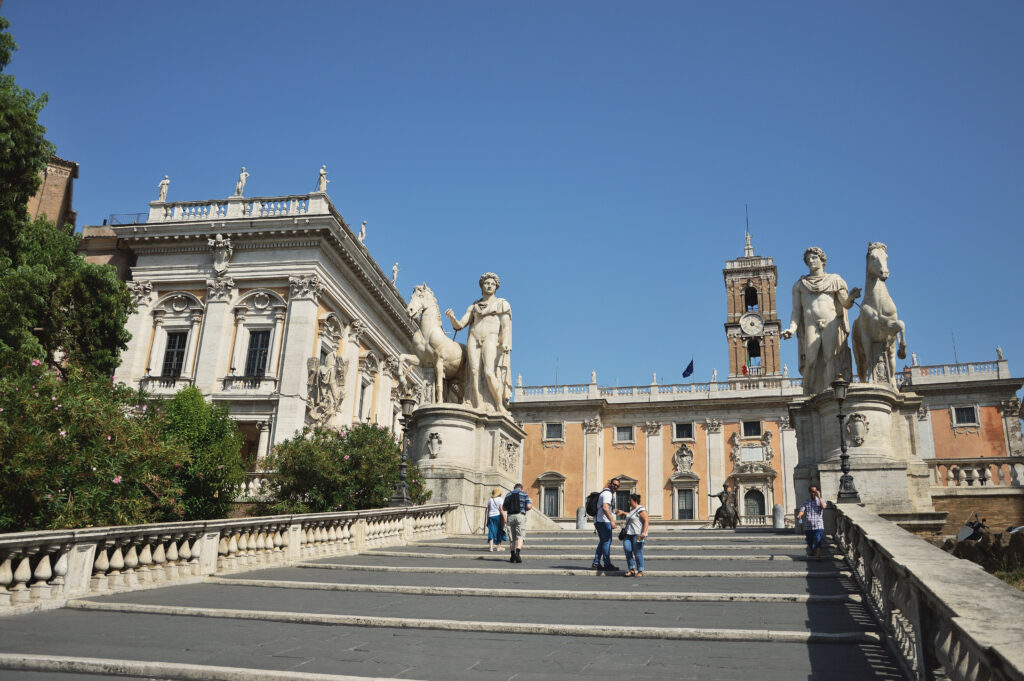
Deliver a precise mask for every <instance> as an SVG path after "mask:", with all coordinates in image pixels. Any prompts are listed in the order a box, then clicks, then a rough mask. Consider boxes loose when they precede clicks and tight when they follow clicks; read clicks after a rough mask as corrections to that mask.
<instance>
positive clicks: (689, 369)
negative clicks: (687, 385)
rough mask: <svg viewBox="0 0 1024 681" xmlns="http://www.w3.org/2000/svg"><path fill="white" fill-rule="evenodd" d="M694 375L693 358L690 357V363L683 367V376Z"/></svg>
mask: <svg viewBox="0 0 1024 681" xmlns="http://www.w3.org/2000/svg"><path fill="white" fill-rule="evenodd" d="M690 376H693V358H690V363H689V364H687V365H686V368H685V369H683V378H689V377H690Z"/></svg>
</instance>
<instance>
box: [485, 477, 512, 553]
mask: <svg viewBox="0 0 1024 681" xmlns="http://www.w3.org/2000/svg"><path fill="white" fill-rule="evenodd" d="M504 500H505V498H504V497H503V496H502V494H501V488H499V487H495V488H494V489H493V490H491V498H490V499H488V500H487V509H486V510H485V513H486V514H487V515H486V517H485V519H486V522H487V546H488V549H487V550H488V551H491V552H494V551H504V550H505V549H504V547H502V545H501V542H503V541H507V540H508V537H507V536H506V535H505V520H506V518H505V510H504V509H503V508H502V507H501V503H502V502H503V501H504Z"/></svg>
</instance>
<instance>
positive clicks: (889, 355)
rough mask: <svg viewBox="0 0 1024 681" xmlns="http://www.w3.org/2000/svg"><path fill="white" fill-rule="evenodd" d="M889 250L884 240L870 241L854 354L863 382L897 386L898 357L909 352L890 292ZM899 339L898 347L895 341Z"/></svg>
mask: <svg viewBox="0 0 1024 681" xmlns="http://www.w3.org/2000/svg"><path fill="white" fill-rule="evenodd" d="M888 278H889V253H888V251H887V250H886V248H885V244H883V243H881V242H879V241H873V242H870V243H869V244H868V254H867V274H866V275H865V284H864V301H863V302H862V303H861V306H860V315H858V316H857V320H856V321H855V322H854V323H853V334H852V335H853V355H854V357H855V358H856V359H857V375H858V376H859V377H860V381H861V383H887V384H888V385H889V386H890V387H891V388H892V389H893V390H895V389H896V357H897V356H898V357H899V358H900V359H904V358H906V356H907V334H906V325H905V324H904V323H903V322H902V321H900V320H899V319H898V318H897V316H896V303H894V302H893V301H892V298H891V297H890V296H889V289H888V287H886V285H885V280H886V279H888ZM897 339H899V343H900V345H899V351H898V352H897V351H896V349H895V341H896V340H897Z"/></svg>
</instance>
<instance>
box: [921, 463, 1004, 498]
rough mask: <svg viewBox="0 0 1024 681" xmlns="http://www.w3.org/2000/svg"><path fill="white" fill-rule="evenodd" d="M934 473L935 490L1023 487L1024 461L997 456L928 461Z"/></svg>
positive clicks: (933, 483) (933, 485)
mask: <svg viewBox="0 0 1024 681" xmlns="http://www.w3.org/2000/svg"><path fill="white" fill-rule="evenodd" d="M925 462H926V463H927V464H928V469H929V470H930V471H931V474H932V483H931V484H932V487H933V488H936V487H939V488H950V487H956V488H960V489H962V490H964V491H966V490H969V489H974V490H978V491H981V490H982V489H983V488H987V489H991V488H1007V487H1021V474H1022V473H1024V458H1021V457H1012V456H993V457H985V458H956V459H925Z"/></svg>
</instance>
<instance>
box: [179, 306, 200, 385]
mask: <svg viewBox="0 0 1024 681" xmlns="http://www.w3.org/2000/svg"><path fill="white" fill-rule="evenodd" d="M202 321H203V311H202V310H192V313H191V314H190V315H189V324H190V325H191V327H190V328H189V332H188V354H187V355H186V356H185V370H184V371H183V372H182V376H188V377H190V378H191V379H192V380H193V381H195V377H196V376H195V370H196V358H197V357H198V356H199V325H200V324H201V323H202Z"/></svg>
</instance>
